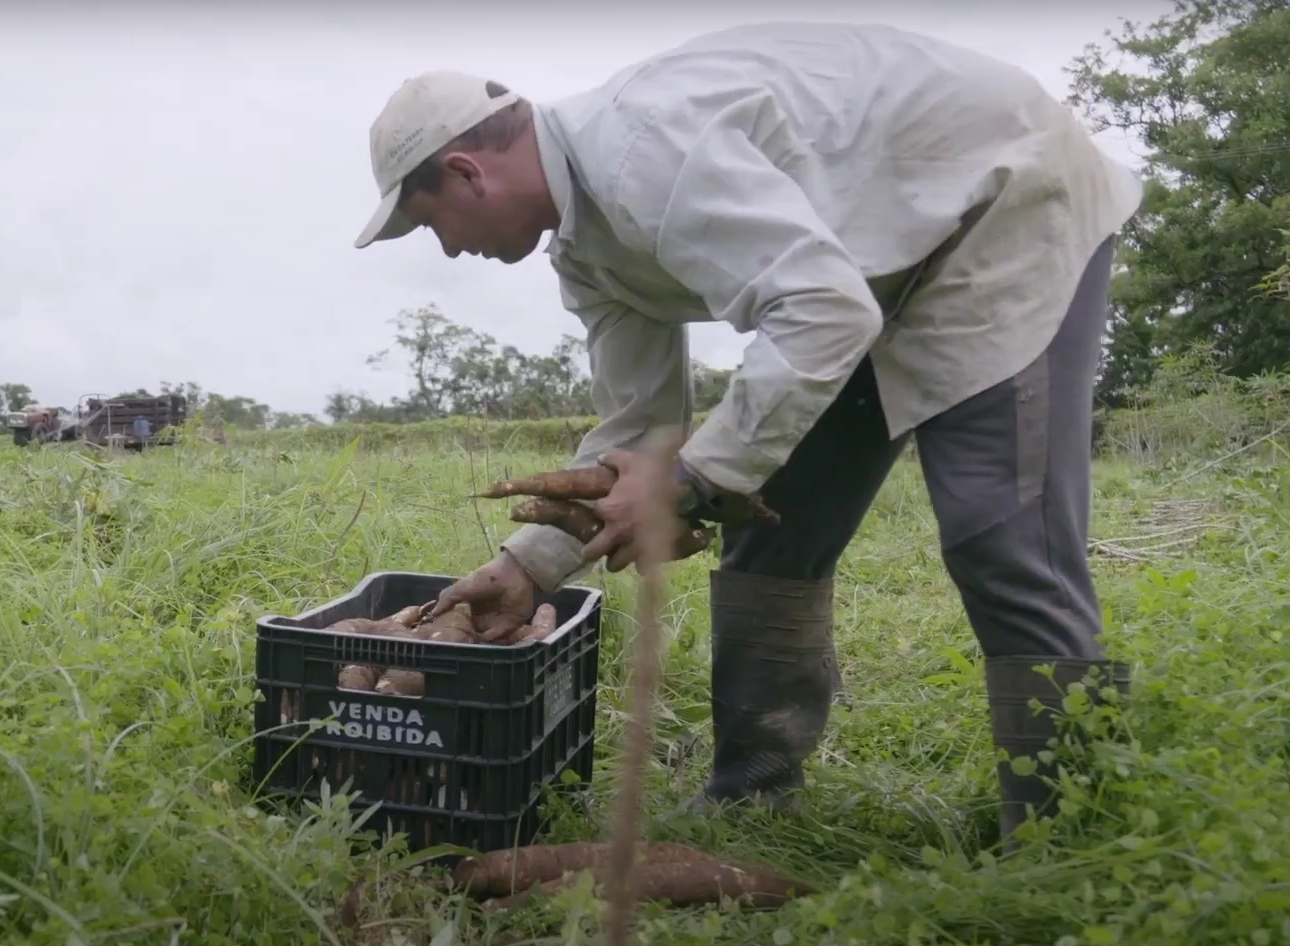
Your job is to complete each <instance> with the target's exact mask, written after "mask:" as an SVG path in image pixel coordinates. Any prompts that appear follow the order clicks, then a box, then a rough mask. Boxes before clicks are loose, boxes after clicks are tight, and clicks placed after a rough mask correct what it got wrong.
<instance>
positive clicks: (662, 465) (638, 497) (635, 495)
mask: <svg viewBox="0 0 1290 946" xmlns="http://www.w3.org/2000/svg"><path fill="white" fill-rule="evenodd" d="M600 462H601V463H603V464H604V465H605V466H608V467H611V468H612V469H613V470H614V471H616V472H617V473H618V479H617V481H616V482H615V483H614V486H613V489H611V490H610V491H609V495H607V496H605V497H604V498H603V499H599V500H597V501H596V502H595V503H594V504H593V508H594V509H595V510H596V515H597V516H599V517H600V520H601V522H603V523H604V527H603V528H602V529H601V530H600V532H599V533H598V534H597V535H596V537H595V538H594V539H592V540H591V541H590V542H588V543H587V544H586V546H585V547H584V548H583V551H582V560H583V561H584V562H594V561H596V560H597V559H599V558H600V557H601V556H605V555H608V556H609V558H608V560H607V561H606V563H605V567H606V568H607V569H608V570H609V571H611V572H617V571H622V570H623V569H624V568H626V567H627V566H628V565H631V564H632V563H633V562H636V561H638V560H639V559H640V558H641V556H642V554H643V553H644V549H643V548H642V545H641V542H642V535H643V533H644V531H645V530H646V529H660V530H662V532H663V535H661V536H660V539H661V546H660V547H662V548H666V549H668V550H669V552H670V550H672V549H674V548H675V547H676V544H677V539H678V538H679V537H680V536H681V534H682V533H683V532H685V531H687V530H688V529H689V528H690V526H689V525H687V523H686V522H685V520H684V519H682V518H681V516H680V515H678V514H677V511H676V510H677V509H678V506H679V503H680V500H681V498H682V496H683V493H684V490H685V489H686V488H687V487H686V486H685V485H683V484H682V483H681V482H680V481H679V480H678V479H677V476H676V465H675V461H674V460H673V459H672V458H670V457H668V456H666V455H662V456H659V455H655V454H653V453H649V452H639V453H637V452H633V451H630V450H611V451H610V452H608V453H606V454H605V455H604V456H602V457H601V458H600Z"/></svg>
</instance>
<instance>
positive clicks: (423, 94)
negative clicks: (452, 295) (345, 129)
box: [354, 70, 519, 249]
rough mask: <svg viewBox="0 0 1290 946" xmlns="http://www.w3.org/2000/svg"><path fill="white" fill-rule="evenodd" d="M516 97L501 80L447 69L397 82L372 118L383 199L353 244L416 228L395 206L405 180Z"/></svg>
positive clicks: (371, 137)
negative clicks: (387, 99)
mask: <svg viewBox="0 0 1290 946" xmlns="http://www.w3.org/2000/svg"><path fill="white" fill-rule="evenodd" d="M518 98H519V96H518V95H517V94H516V93H514V92H512V91H510V90H509V89H507V88H506V87H505V86H503V85H501V84H500V83H497V82H492V81H490V80H488V79H483V78H480V77H479V76H472V75H469V74H467V73H464V72H453V71H451V70H440V71H437V72H427V73H424V74H423V75H419V76H417V77H416V78H413V79H408V80H406V81H405V82H404V83H403V84H402V85H401V86H399V88H398V89H397V90H395V92H394V94H393V95H391V96H390V99H389V101H388V102H386V103H385V108H383V109H381V113H380V114H379V115H377V116H376V121H374V122H372V129H371V132H370V134H369V143H370V147H371V151H372V175H373V176H374V177H375V178H376V187H377V190H378V191H379V192H380V194H381V202H380V204H379V205H377V208H376V212H375V213H374V214H372V219H371V220H369V221H368V223H367V226H366V227H364V228H363V232H362V233H360V234H359V235H358V239H357V240H355V241H354V246H356V247H358V248H359V249H362V248H363V247H365V246H367V245H368V244H369V243H372V242H374V241H376V240H393V239H396V238H398V237H401V236H406V235H407V234H409V233H411V232H412V231H413V230H415V229H416V225H415V224H413V223H412V222H411V221H410V220H408V219H407V218H406V217H405V216H403V214H401V213H399V211H398V210H397V208H396V207H395V204H397V203H398V200H399V189H400V186H401V185H402V183H403V178H404V177H406V176H407V174H408V172H409V171H411V170H412V169H413V168H415V167H416V166H417V165H418V164H420V163H421V162H422V161H424V160H425V159H426V158H428V157H430V155H432V154H434V153H435V152H436V151H438V150H439V149H440V148H442V147H443V146H444V145H446V144H447V143H448V142H450V141H452V139H454V138H456V137H457V136H458V135H460V134H463V133H464V132H466V131H469V130H470V129H471V128H473V127H475V126H476V125H478V124H479V123H480V122H482V121H483V120H484V119H485V118H488V117H489V116H490V115H492V114H493V113H494V112H497V111H500V110H501V109H503V108H505V107H506V106H508V105H511V104H513V103H514V102H515V101H516V100H518Z"/></svg>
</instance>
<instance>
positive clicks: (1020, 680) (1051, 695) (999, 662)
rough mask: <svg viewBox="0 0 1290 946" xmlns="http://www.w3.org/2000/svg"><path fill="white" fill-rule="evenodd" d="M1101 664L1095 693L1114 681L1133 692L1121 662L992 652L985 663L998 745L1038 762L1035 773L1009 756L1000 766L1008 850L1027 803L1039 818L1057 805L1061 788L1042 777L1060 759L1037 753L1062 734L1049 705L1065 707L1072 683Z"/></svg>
mask: <svg viewBox="0 0 1290 946" xmlns="http://www.w3.org/2000/svg"><path fill="white" fill-rule="evenodd" d="M1035 665H1039V666H1041V667H1042V666H1047V665H1051V666H1052V667H1053V675H1052V678H1051V679H1050V678H1049V677H1047V676H1045V675H1044V674H1041V673H1037V672H1035V671H1034V670H1033V669H1032V668H1033V667H1034V666H1035ZM1094 667H1095V668H1097V669H1096V673H1095V677H1094V679H1095V680H1096V681H1097V684H1096V687H1094V688H1092V689H1091V690H1090V693H1089V695H1090V697H1091V698H1092V699H1093V700H1097V699H1098V696H1097V693H1096V692H1094V691H1095V690H1096V689H1097V688H1100V687H1103V686H1106V685H1107V684H1108V683H1111V684H1113V685H1114V686H1115V688H1116V689H1117V690H1118V691H1119V692H1120V694H1121V695H1122V696H1126V695H1127V694H1128V691H1129V682H1130V681H1129V668H1128V667H1127V666H1126V665H1124V664H1122V663H1119V662H1111V661H1106V660H1089V659H1081V658H1073V657H993V658H987V659H986V662H985V680H986V693H987V694H988V699H989V705H990V725H991V728H992V730H993V735H994V745H995V747H996V748H997V749H1006V750H1007V752H1008V758H1009V759H1013V758H1016V757H1018V756H1029V757H1030V758H1031V759H1032V760H1033V761H1034V762H1035V768H1036V771H1035V773H1034V774H1033V775H1027V776H1022V775H1017V774H1016V773H1014V772H1013V771H1012V766H1011V765H1010V764H1009V763H1008V762H1007V761H1000V762H999V764H998V767H997V771H998V779H999V792H1000V796H1001V798H1002V802H1003V805H1002V809H1001V811H1000V815H999V829H1000V834H1001V836H1002V840H1003V851H1004V854H1005V855H1007V854H1012V853H1015V851H1016V850H1017V847H1018V843H1017V841H1016V840H1015V838H1014V832H1015V831H1016V829H1017V827H1018V826H1019V825H1021V824H1022V823H1023V822H1025V820H1026V816H1027V806H1029V807H1030V808H1033V809H1034V812H1035V817H1036V818H1043V817H1046V816H1049V815H1052V814H1054V813H1055V812H1056V809H1057V796H1056V792H1055V791H1054V790H1053V789H1051V788H1049V787H1048V786H1047V785H1045V784H1044V782H1043V781H1042V779H1043V778H1053V777H1055V776H1056V764H1055V763H1049V764H1045V763H1043V762H1041V761H1040V760H1039V757H1038V754H1039V753H1040V752H1042V751H1043V750H1044V749H1046V748H1047V746H1048V740H1049V739H1051V738H1052V737H1054V736H1056V735H1057V725H1056V720H1055V719H1054V718H1053V716H1052V713H1051V712H1050V710H1056V711H1057V712H1061V707H1062V697H1063V696H1064V695H1065V694H1066V691H1067V687H1069V686H1070V684H1072V683H1077V682H1080V681H1082V680H1083V679H1084V677H1085V675H1086V674H1088V673H1089V671H1090V669H1092V668H1094ZM1032 699H1035V700H1038V701H1039V702H1040V703H1041V704H1042V705H1043V709H1041V710H1038V711H1036V710H1033V709H1031V707H1030V701H1031V700H1032Z"/></svg>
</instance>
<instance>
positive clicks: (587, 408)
mask: <svg viewBox="0 0 1290 946" xmlns="http://www.w3.org/2000/svg"><path fill="white" fill-rule="evenodd" d="M391 322H392V324H393V325H394V326H395V336H394V346H393V347H392V348H385V349H383V350H381V351H378V352H376V353H375V354H373V355H371V356H369V358H368V359H367V361H368V364H369V365H370V366H372V367H375V368H386V367H389V366H390V364H391V360H392V356H393V354H394V350H396V349H397V350H399V351H401V353H402V355H403V358H402V362H403V365H404V367H405V368H406V370H407V371H408V373H409V374H410V375H411V376H412V379H413V387H412V389H411V390H410V391H409V392H408V394H407V395H406V397H403V398H394V399H393V400H392V402H391V404H390V405H388V406H387V407H388V410H387V411H386V412H385V416H386V417H387V418H389V419H392V420H396V421H398V420H427V419H430V418H435V417H446V416H449V415H452V414H468V415H471V416H485V417H494V418H499V419H506V420H526V419H536V418H542V417H569V416H579V415H589V414H593V413H595V407H594V405H593V404H592V401H591V378H590V376H589V375H588V374H587V372H586V371H585V370H584V368H583V363H584V361H585V359H586V355H587V349H586V343H585V342H584V341H583V340H582V339H579V338H576V337H575V336H572V335H567V334H566V335H562V336H561V337H560V341H559V342H558V343H557V344H556V345H555V347H554V348H553V349H552V351H551V352H550V353H549V354H546V355H530V354H526V353H524V352H522V351H520V350H519V349H518V348H516V347H515V346H514V345H498V343H497V340H496V339H495V338H494V337H493V336H492V335H489V334H487V333H484V332H478V331H476V330H475V329H472V328H469V327H466V326H463V325H459V324H457V323H455V322H453V321H452V320H451V319H449V318H448V317H447V316H446V315H444V314H443V312H442V311H440V310H439V308H438V307H437V306H435V305H433V304H432V305H428V306H425V307H422V308H420V309H417V310H416V311H408V310H404V311H402V312H400V313H399V315H398V316H397V317H396V318H394V319H393V320H391ZM692 367H693V376H694V384H695V398H696V405H697V408H698V409H699V410H708V409H710V408H711V407H712V406H714V405H715V404H716V403H717V402H718V401H720V399H721V396H722V395H723V394H724V393H725V389H726V387H727V386H728V384H729V381H730V374H731V372H730V371H728V370H718V369H715V368H711V367H709V366H708V365H705V364H703V363H702V362H701V361H697V360H696V361H693V362H692ZM375 408H376V405H373V404H372V403H371V402H370V401H366V400H364V399H360V398H358V397H357V396H356V395H353V394H351V393H348V392H344V391H337V392H334V393H333V394H331V395H330V396H329V397H328V401H327V407H326V413H327V415H328V416H329V417H330V418H331V419H332V420H333V421H337V422H338V421H340V420H359V419H361V418H360V414H367V415H368V416H369V417H370V416H371V415H372V414H373V413H374V412H375Z"/></svg>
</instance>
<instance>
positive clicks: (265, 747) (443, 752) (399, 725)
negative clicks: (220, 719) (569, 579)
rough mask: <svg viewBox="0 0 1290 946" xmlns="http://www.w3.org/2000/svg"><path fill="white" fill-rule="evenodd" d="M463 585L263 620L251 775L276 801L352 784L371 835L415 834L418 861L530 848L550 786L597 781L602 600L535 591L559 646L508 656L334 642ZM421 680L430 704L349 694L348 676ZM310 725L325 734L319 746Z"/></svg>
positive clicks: (430, 585) (407, 585) (405, 589)
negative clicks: (434, 848) (433, 849)
mask: <svg viewBox="0 0 1290 946" xmlns="http://www.w3.org/2000/svg"><path fill="white" fill-rule="evenodd" d="M454 580H455V579H453V578H450V577H447V576H442V575H422V574H416V573H412V572H378V573H376V574H373V575H368V576H367V577H366V578H364V579H363V580H362V581H361V582H359V583H358V585H357V586H356V587H355V588H354V590H353V591H351V592H350V593H349V594H347V595H344V596H342V597H340V598H337V599H336V600H334V601H332V602H330V603H328V604H325V605H322V606H320V607H317V608H314V609H312V610H310V611H306V612H304V613H303V614H299V615H297V616H295V617H291V618H288V617H281V616H279V615H272V616H267V617H262V618H260V620H259V621H258V622H257V625H256V626H257V630H258V639H257V641H256V676H257V679H258V683H259V688H260V692H261V694H262V696H263V699H262V700H261V702H259V703H258V704H257V705H256V711H255V717H256V718H255V729H256V734H255V763H254V774H255V779H256V782H257V783H258V784H263V786H264V791H265V792H266V794H270V795H288V796H292V797H294V798H296V799H300V798H312V799H317V798H318V797H319V791H320V788H321V784H322V782H323V781H324V780H326V782H327V783H328V785H329V787H330V789H331V790H332V791H336V790H338V789H339V788H340V787H341V786H342V785H343V784H344V782H345V781H346V779H351V780H352V781H351V791H356V792H358V793H359V794H360V797H359V798H358V799H357V800H356V802H355V808H356V809H362V808H366V807H367V806H369V805H371V804H372V803H373V802H380V803H381V805H380V808H379V809H378V810H377V812H376V813H375V815H374V816H373V818H372V820H370V821H369V822H368V823H367V824H368V826H371V827H374V828H376V829H377V830H380V831H381V833H382V834H393V833H395V832H399V831H402V832H405V833H406V834H407V836H408V844H409V847H410V849H412V850H421V849H423V848H425V847H429V846H431V845H434V844H457V845H463V846H466V847H470V848H474V849H476V850H479V851H489V850H495V849H497V848H503V847H509V846H511V845H514V844H521V845H522V844H528V843H531V842H532V840H533V838H534V837H535V836H536V834H537V830H538V824H537V812H536V807H535V805H536V802H537V799H538V795H539V793H540V791H541V788H542V786H543V785H545V784H547V783H550V782H552V781H553V780H557V779H558V778H559V776H560V775H561V773H563V772H564V771H565V770H567V769H571V770H572V771H574V772H575V773H577V775H578V776H580V778H581V779H582V780H583V781H584V782H589V781H590V780H591V773H592V757H593V754H594V742H595V716H596V685H597V676H598V669H599V654H600V620H601V603H602V602H601V593H600V592H599V591H597V590H596V589H594V588H587V587H583V586H578V585H572V586H569V587H566V588H562V589H560V590H559V591H557V592H555V593H554V594H539V595H538V596H537V601H536V603H537V604H542V603H545V602H549V603H551V604H553V605H554V606H555V609H556V615H557V626H556V630H555V633H553V634H551V635H550V636H549V637H547V638H546V639H545V640H542V641H530V642H527V643H524V644H518V645H513V646H498V645H495V644H474V645H471V644H447V643H443V642H441V641H419V640H399V639H395V638H383V637H377V636H371V637H369V636H358V635H353V634H337V633H333V632H329V631H323V630H321V629H322V628H324V627H326V626H327V625H330V624H334V623H335V622H336V621H339V620H341V619H342V618H350V617H365V618H371V617H382V616H385V615H389V614H393V613H394V612H396V611H398V610H399V609H401V608H404V607H407V606H408V605H412V604H423V603H425V602H427V601H430V600H432V599H434V598H435V597H437V596H438V594H439V593H440V592H441V591H443V590H444V589H445V588H447V587H448V585H450V584H451V583H452V582H453V581H454ZM363 663H371V664H377V665H383V666H387V667H398V668H402V669H407V670H415V671H419V672H421V673H424V674H425V681H426V684H425V695H424V696H420V697H411V696H400V695H393V694H378V693H373V692H370V691H362V690H348V689H341V688H340V687H339V686H337V684H336V677H337V674H338V673H339V671H340V669H341V667H343V666H345V665H347V664H363ZM311 721H315V722H314V723H313V725H314V726H315V727H317V728H315V730H314V731H313V732H312V733H310V732H309V729H310V725H311Z"/></svg>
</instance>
